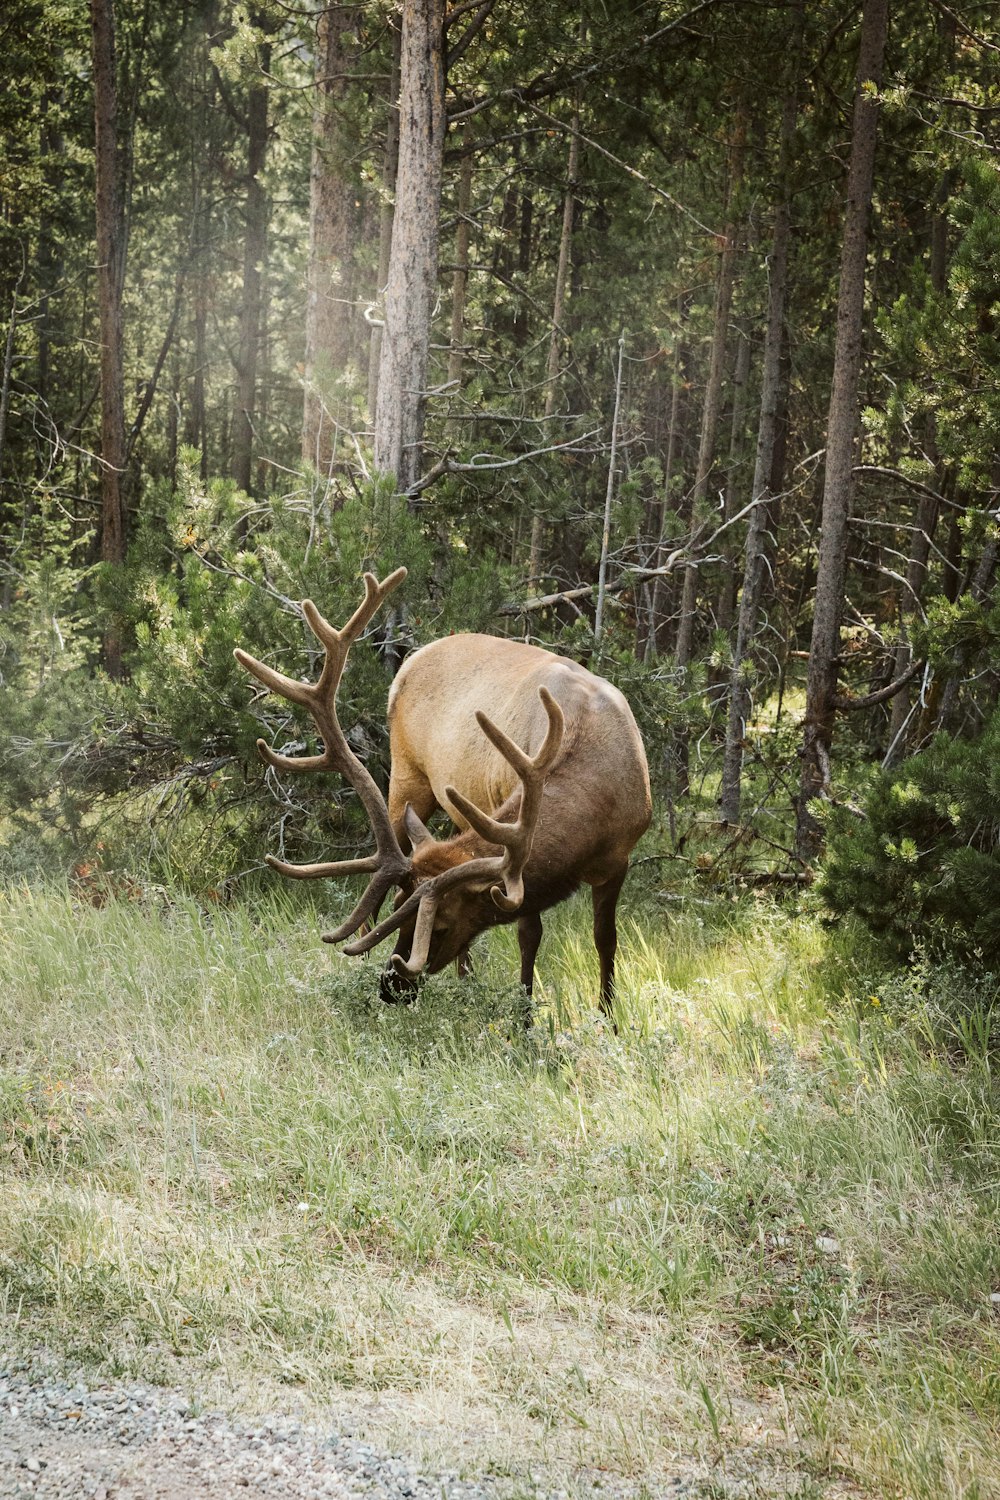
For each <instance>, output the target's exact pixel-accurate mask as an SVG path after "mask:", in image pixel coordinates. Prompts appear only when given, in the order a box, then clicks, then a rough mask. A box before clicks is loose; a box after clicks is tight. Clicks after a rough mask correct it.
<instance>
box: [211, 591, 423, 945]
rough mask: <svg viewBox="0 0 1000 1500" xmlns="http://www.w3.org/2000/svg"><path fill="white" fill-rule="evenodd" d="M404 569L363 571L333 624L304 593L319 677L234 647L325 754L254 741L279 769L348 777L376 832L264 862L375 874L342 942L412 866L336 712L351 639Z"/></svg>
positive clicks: (292, 868)
mask: <svg viewBox="0 0 1000 1500" xmlns="http://www.w3.org/2000/svg"><path fill="white" fill-rule="evenodd" d="M405 577H406V569H405V568H397V569H396V571H395V572H394V573H390V574H389V576H388V578H385V579H383V580H382V582H381V583H379V581H378V579H377V578H376V577H375V575H374V574H373V573H366V574H365V597H364V599H363V600H362V601H361V603H360V604H359V605H358V608H357V609H356V610H355V611H354V613H353V615H352V616H351V618H350V619H349V620H348V622H347V624H346V625H344V626H343V628H342V629H340V630H336V629H335V628H334V627H333V626H332V625H331V624H330V622H329V621H328V620H324V618H323V616H322V615H321V614H320V612H319V610H318V609H317V608H316V606H315V604H314V603H313V602H312V600H311V599H303V601H302V613H303V614H304V615H305V617H306V620H307V621H308V623H309V628H310V630H311V631H312V633H313V635H315V637H316V639H317V640H318V641H319V642H320V644H321V645H322V646H323V647H324V649H325V651H326V659H325V660H324V662H323V670H322V671H321V672H320V675H319V679H318V681H317V682H315V683H310V682H297V681H296V680H295V679H294V678H291V677H285V676H284V674H283V673H281V672H276V671H275V670H274V668H273V667H268V666H266V665H265V664H264V662H261V661H258V660H257V659H256V657H253V656H251V655H250V654H249V653H248V652H246V651H241V650H239V649H237V650H235V651H234V652H233V655H234V656H235V657H236V660H237V661H238V662H239V664H240V666H241V667H246V669H247V671H248V672H251V673H252V674H253V676H254V677H256V678H257V680H258V682H262V683H263V684H264V686H265V687H266V688H268V689H269V690H270V691H271V692H272V693H277V694H278V696H279V697H281V698H287V699H288V700H289V702H291V703H298V704H299V705H300V706H301V707H302V708H306V709H308V710H309V712H310V714H312V717H313V719H314V721H315V724H316V728H317V729H318V730H319V732H320V736H321V737H322V740H323V753H322V755H280V754H279V753H278V752H277V751H276V750H272V749H271V747H270V745H268V744H267V743H266V742H265V741H264V740H258V741H257V749H258V751H259V752H260V755H261V757H262V759H263V760H266V761H267V763H268V765H271V766H274V767H276V768H277V769H278V770H280V771H339V772H340V774H341V775H342V776H343V777H344V778H345V779H346V780H347V781H349V782H350V784H351V786H352V787H353V788H354V790H355V791H356V792H357V794H358V796H359V797H360V798H361V801H362V803H363V805H364V808H365V811H366V812H367V814H368V817H369V819H370V820H371V825H372V831H373V833H374V834H375V853H374V854H369V855H367V856H366V857H365V858H364V859H346V860H338V861H335V862H332V863H323V864H315V865H290V864H286V863H285V861H284V860H281V859H275V858H274V856H273V855H271V854H268V855H266V856H265V858H266V860H267V863H268V864H269V865H271V867H272V868H273V869H275V870H278V871H279V872H280V873H281V874H282V875H289V876H291V877H292V878H293V879H295V880H313V879H317V878H319V877H322V876H332V875H357V874H361V873H365V874H370V875H371V877H372V878H371V880H370V881H369V882H368V885H367V887H366V888H365V892H364V895H363V896H362V897H361V900H360V901H359V902H358V904H357V906H356V907H355V908H354V910H353V911H352V912H351V915H350V916H349V917H348V918H347V919H346V921H344V922H342V923H341V924H340V926H339V927H338V928H337V930H336V932H333V933H331V934H330V938H329V940H330V941H331V942H339V941H340V940H341V939H342V938H345V937H349V936H350V934H351V933H352V932H356V931H357V930H358V928H359V927H360V926H361V924H362V922H364V921H366V920H367V918H368V917H370V916H371V915H372V913H373V912H375V911H377V910H378V908H379V907H380V906H381V904H382V902H383V900H384V899H385V895H386V892H387V891H388V890H389V888H390V887H391V886H393V885H398V884H399V883H400V881H401V880H403V879H404V878H405V876H406V875H408V874H409V872H410V864H411V862H410V860H409V858H408V857H407V856H406V855H405V854H404V853H403V851H402V849H401V848H400V847H399V842H398V840H397V838H396V835H395V833H394V832H393V828H392V824H391V822H390V821H389V809H388V808H387V807H386V804H385V799H384V798H383V796H382V793H381V792H380V791H379V789H378V787H377V786H376V785H375V782H374V781H373V780H372V777H371V775H370V773H369V771H368V770H367V768H366V767H365V766H364V765H362V763H361V761H360V760H359V759H358V757H357V756H356V755H355V754H354V752H353V750H352V749H351V747H350V745H349V744H348V743H347V738H346V736H345V735H344V731H343V730H342V729H341V727H340V722H339V720H338V718H337V689H338V688H339V686H340V679H341V677H342V676H343V672H344V666H345V664H346V662H347V655H348V652H349V651H350V649H351V646H352V645H353V644H354V642H355V641H356V640H357V638H358V636H359V635H360V634H361V632H362V631H363V630H364V628H365V626H366V625H367V624H368V621H369V620H370V619H371V617H372V615H374V613H375V611H376V610H377V609H378V607H379V605H380V604H381V603H382V600H383V599H384V598H385V597H386V595H387V594H389V593H391V592H392V590H393V589H394V588H396V587H397V586H398V585H399V584H401V583H402V581H403V579H404V578H405Z"/></svg>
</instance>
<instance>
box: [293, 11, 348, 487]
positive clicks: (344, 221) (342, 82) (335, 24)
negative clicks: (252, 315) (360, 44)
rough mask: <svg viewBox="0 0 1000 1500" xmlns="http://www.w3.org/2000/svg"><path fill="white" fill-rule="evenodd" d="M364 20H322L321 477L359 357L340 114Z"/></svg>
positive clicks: (314, 418)
mask: <svg viewBox="0 0 1000 1500" xmlns="http://www.w3.org/2000/svg"><path fill="white" fill-rule="evenodd" d="M360 24H361V17H360V13H359V11H358V9H357V8H356V7H354V6H332V7H326V6H325V7H324V8H323V9H322V10H321V11H320V14H319V20H318V23H317V37H316V43H317V45H316V82H315V88H316V97H315V103H314V106H313V145H312V166H311V169H310V174H309V264H308V268H307V272H306V350H305V399H304V402H303V415H302V461H303V463H306V464H312V465H313V466H314V467H315V468H316V469H318V470H319V472H320V473H321V474H328V473H329V470H330V466H331V463H332V461H333V452H334V447H335V440H336V432H337V424H338V423H341V424H342V423H343V422H344V420H345V418H346V416H347V411H346V406H347V401H346V394H345V392H344V390H343V382H344V376H345V372H346V370H347V367H348V364H349V362H350V360H351V357H352V355H353V354H354V315H353V310H352V308H351V306H350V304H349V301H348V275H347V272H348V267H349V265H350V262H351V258H352V252H353V248H354V242H355V239H356V231H357V224H356V219H357V215H356V212H355V197H356V193H355V189H354V186H353V184H352V183H351V182H350V180H349V179H348V176H347V172H346V171H345V167H344V162H343V154H344V146H343V134H344V132H343V126H342V112H343V109H344V104H345V100H346V97H347V92H348V84H349V75H350V67H351V62H352V56H351V53H352V43H353V40H354V38H355V36H356V33H357V29H358V27H359V26H360Z"/></svg>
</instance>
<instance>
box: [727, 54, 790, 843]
mask: <svg viewBox="0 0 1000 1500" xmlns="http://www.w3.org/2000/svg"><path fill="white" fill-rule="evenodd" d="M797 82H798V79H797V78H796V79H795V80H794V82H793V84H792V87H791V88H790V90H789V92H788V94H787V96H786V98H785V105H784V109H783V111H782V116H781V144H780V147H779V163H778V176H779V183H780V192H779V200H778V204H777V206H776V208H775V213H774V231H773V236H772V241H771V256H770V267H769V286H770V293H769V298H768V310H767V332H766V334H765V336H764V357H763V370H762V372H761V387H760V421H759V424H758V427H757V452H756V456H755V460H754V472H753V484H752V486H751V491H750V498H751V500H752V501H753V502H754V504H755V509H754V510H752V511H751V512H750V520H749V522H748V525H747V537H746V550H745V556H744V564H743V588H742V592H741V594H740V605H739V613H738V615H737V621H736V641H735V644H734V647H733V664H732V668H731V670H730V676H729V712H728V715H727V719H726V741H725V748H724V751H723V760H722V778H721V786H720V795H719V806H720V814H721V817H722V819H723V821H724V822H727V823H739V821H740V803H741V800H742V784H741V783H742V773H743V743H744V738H745V735H746V721H747V718H748V717H749V714H750V681H751V674H752V671H753V662H752V658H751V652H752V649H753V642H754V640H755V638H756V635H757V629H758V625H759V621H760V606H761V599H762V597H763V593H764V582H765V579H766V577H767V572H768V566H767V563H768V559H767V542H768V533H769V530H770V525H771V505H770V498H771V495H772V494H773V486H774V483H775V478H774V468H775V454H776V450H777V446H778V435H779V426H780V423H779V415H780V411H781V405H782V395H783V390H782V388H783V378H782V349H783V346H784V337H785V306H786V303H787V300H788V262H789V251H790V248H791V239H792V230H791V186H790V182H789V174H790V171H791V165H792V157H793V151H794V145H795V120H796V115H797V113H798V94H797Z"/></svg>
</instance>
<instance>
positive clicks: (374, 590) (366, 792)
mask: <svg viewBox="0 0 1000 1500" xmlns="http://www.w3.org/2000/svg"><path fill="white" fill-rule="evenodd" d="M405 577H406V569H405V568H397V569H396V571H395V572H394V573H390V575H389V576H388V577H387V578H385V579H383V581H382V582H381V583H379V582H378V580H377V579H376V578H375V577H374V575H373V574H371V573H366V574H365V597H364V600H363V601H362V603H361V604H360V605H359V606H358V608H357V609H356V610H355V612H354V614H353V615H352V616H351V618H350V619H349V620H348V622H347V624H346V625H344V626H343V628H342V629H340V630H337V629H335V628H334V627H333V626H332V625H331V624H330V623H329V622H328V621H327V620H325V619H324V618H323V616H322V615H321V614H320V613H319V611H318V610H317V608H316V606H315V605H314V604H313V602H312V600H310V599H305V600H303V602H302V613H303V615H304V616H305V619H306V620H307V622H308V624H309V627H310V629H311V630H312V632H313V634H314V635H315V636H316V638H317V640H318V641H319V642H320V644H321V645H322V646H323V647H324V650H325V653H326V656H325V660H324V663H323V668H322V671H321V672H320V676H319V679H318V680H317V681H316V682H315V683H307V682H298V681H295V680H294V679H293V678H290V677H285V676H284V675H283V674H282V673H280V672H276V671H275V670H274V669H273V668H272V667H268V666H266V665H265V664H264V663H263V662H260V661H258V660H257V659H256V658H255V657H253V656H250V655H249V654H248V653H247V652H246V651H241V650H236V651H234V653H233V654H234V656H235V657H236V660H237V661H238V662H239V663H240V665H241V666H243V667H245V668H246V669H247V671H248V672H251V673H252V674H253V676H254V677H256V678H257V680H258V681H259V682H261V683H263V685H264V686H265V687H266V688H268V689H269V690H270V691H271V692H273V693H277V694H278V695H279V696H280V697H283V698H286V699H288V700H289V701H290V702H292V703H297V704H299V705H300V706H301V707H303V708H306V709H308V711H309V713H310V714H311V715H312V717H313V720H314V722H315V724H316V728H317V729H318V730H319V733H320V736H321V738H322V740H323V747H324V748H323V753H322V754H321V755H310V756H288V755H281V754H279V753H278V752H277V751H275V750H272V749H271V747H270V746H269V745H268V744H267V743H266V742H265V741H264V740H258V741H257V749H258V751H259V752H260V755H261V756H262V758H263V759H264V760H265V761H266V762H267V763H268V765H271V766H274V767H275V768H276V769H278V770H282V771H293V772H301V771H328V770H336V771H339V772H340V773H341V775H342V776H344V777H345V779H346V780H347V781H348V782H349V783H350V785H351V786H352V787H353V788H354V790H355V791H356V792H357V794H358V796H359V797H360V798H361V801H362V803H363V805H364V807H365V810H366V812H367V814H368V817H369V820H370V822H371V825H372V831H373V833H374V836H375V852H374V853H373V854H370V855H367V856H365V857H364V858H362V859H351V860H338V861H335V862H324V863H320V864H310V865H293V864H288V863H286V862H285V861H284V860H279V859H275V858H274V856H273V855H270V854H268V855H266V856H265V858H266V860H267V863H268V864H269V865H270V866H271V867H272V868H273V869H275V870H277V871H279V873H280V874H282V875H287V876H290V877H291V878H293V879H296V880H313V879H320V878H323V877H334V876H339V875H351V874H362V873H364V874H367V875H370V877H371V878H370V880H369V882H368V885H367V887H366V888H365V891H364V894H363V895H362V897H361V899H360V901H359V902H358V904H357V905H356V906H355V908H354V910H353V911H352V912H351V914H350V916H349V917H347V918H346V920H345V921H343V922H342V923H341V924H340V926H339V927H338V928H337V929H336V930H335V931H334V932H331V933H327V934H325V935H324V938H323V941H324V942H328V943H340V942H343V941H344V939H345V938H348V937H352V936H353V934H354V933H356V932H358V931H359V929H360V928H361V927H362V926H363V924H365V923H366V922H368V921H369V919H370V918H372V917H374V916H377V914H378V910H379V908H380V906H381V905H382V903H383V901H384V899H385V897H386V895H387V894H388V892H389V890H390V889H391V888H392V887H393V886H398V887H399V888H400V894H399V895H398V897H397V898H396V902H395V905H394V909H393V911H392V912H391V913H390V914H389V915H388V916H387V917H385V918H384V919H383V920H382V921H380V922H377V924H376V925H375V926H374V927H372V928H370V929H369V930H368V931H367V932H364V933H363V934H362V935H361V936H360V937H357V938H355V939H354V941H353V942H351V943H348V944H347V945H346V946H345V948H344V952H345V953H348V954H351V955H354V954H359V953H367V952H369V950H370V949H372V948H374V947H376V946H377V945H378V944H379V943H380V942H382V940H383V938H385V937H388V936H389V934H390V933H392V932H400V934H401V937H400V941H399V943H398V944H397V951H396V952H395V953H394V954H393V958H392V970H393V971H394V976H395V978H394V980H393V979H391V980H390V981H389V982H388V983H386V982H383V989H382V994H383V998H384V999H387V1000H393V999H402V998H406V997H407V993H408V992H409V991H411V990H412V987H413V983H414V981H415V979H416V976H417V975H419V974H420V973H422V972H423V971H424V970H427V971H428V972H430V973H435V972H436V971H437V970H439V969H441V968H443V967H444V966H445V965H446V964H447V963H449V962H450V961H451V960H452V959H453V958H457V957H459V956H460V955H461V954H462V953H464V951H465V949H466V948H467V947H468V945H469V943H470V942H471V941H472V939H473V938H474V937H475V936H476V935H477V933H480V932H482V931H483V930H484V929H485V928H486V927H488V926H491V925H493V924H494V923H496V922H501V921H504V920H509V918H510V916H511V914H512V913H514V912H516V911H518V909H519V908H520V906H521V904H522V902H523V901H524V878H523V877H524V868H525V865H526V864H527V861H528V856H529V854H530V853H531V844H532V839H533V836H534V832H535V827H536V824H537V822H538V815H539V812H540V810H541V803H542V790H543V787H544V785H545V780H546V778H547V776H548V774H549V771H550V770H551V768H552V766H553V764H554V762H555V760H556V758H557V756H558V754H559V749H560V746H561V744H562V739H563V731H564V720H563V713H562V709H561V708H560V707H559V705H558V703H557V702H556V701H555V699H554V698H553V697H552V695H551V693H550V692H549V691H548V689H547V688H545V687H541V688H539V690H538V691H539V697H540V698H541V700H542V703H543V705H544V707H545V711H546V714H547V716H548V730H547V732H546V735H545V740H544V742H543V744H542V746H541V748H540V749H539V751H538V752H537V754H536V755H534V756H529V755H528V754H527V753H526V751H524V750H522V749H521V747H520V746H519V745H516V744H515V743H514V741H513V740H511V739H510V737H509V736H508V735H506V734H505V733H504V732H503V730H502V729H500V728H499V727H498V726H497V725H496V724H494V723H493V721H492V720H491V719H489V718H487V716H486V714H484V713H482V712H477V714H476V719H477V721H478V723H479V727H480V728H481V729H482V731H483V733H484V734H485V735H486V737H487V739H489V740H490V741H491V742H492V744H493V745H494V746H495V747H496V749H497V750H498V751H499V753H500V754H501V755H502V756H503V757H504V758H505V759H506V760H507V761H508V763H509V764H510V765H511V766H512V767H513V769H514V770H515V772H516V773H517V776H518V778H519V780H520V783H521V786H520V791H519V792H516V793H515V794H514V795H513V797H512V798H510V799H508V802H507V803H506V804H505V805H504V807H503V808H502V809H500V810H499V811H500V813H501V817H499V818H498V817H494V816H491V815H490V814H489V813H487V812H484V811H483V810H482V808H480V807H477V806H476V804H475V803H474V802H471V801H470V800H469V799H468V798H467V797H466V796H464V795H463V794H462V793H461V792H460V791H458V789H457V788H455V787H452V786H449V787H447V788H446V793H445V794H446V796H447V798H448V801H449V802H450V804H451V805H452V806H453V807H454V808H456V809H457V810H458V812H459V813H460V814H461V816H462V817H463V818H464V819H465V821H466V823H467V824H468V828H467V829H466V830H465V831H464V832H463V833H460V834H457V835H455V836H454V837H452V838H450V839H441V840H439V839H435V838H434V836H433V835H432V834H431V833H430V832H429V831H428V829H427V828H426V827H425V826H424V824H423V823H422V822H421V821H420V819H419V818H418V817H417V815H416V813H415V812H414V811H413V810H412V808H410V807H409V806H407V807H406V809H405V812H404V814H403V820H402V822H403V827H402V829H398V828H394V827H393V825H392V821H391V819H390V817H389V810H388V807H387V806H386V803H385V799H384V798H383V796H382V793H381V792H380V791H379V789H378V787H377V786H376V784H375V782H374V780H373V779H372V777H371V775H370V774H369V772H368V770H367V769H366V767H365V766H364V765H363V764H362V763H361V761H360V760H359V759H358V758H357V756H356V755H355V754H354V752H353V751H352V750H351V748H350V745H349V744H348V742H347V738H346V736H345V735H344V732H343V730H342V729H341V726H340V722H339V720H338V717H337V706H336V698H337V689H338V687H339V685H340V679H341V677H342V675H343V671H344V667H345V664H346V662H347V656H348V653H349V651H350V648H351V646H352V644H353V643H354V641H355V640H357V638H358V636H359V635H360V634H361V632H362V631H363V630H364V628H365V626H366V625H367V624H368V622H369V620H370V619H371V618H372V616H373V615H374V614H375V612H376V610H377V609H378V608H379V605H380V604H381V603H382V600H383V599H384V598H385V597H386V595H387V594H388V593H390V592H391V591H392V590H393V589H394V588H396V587H397V586H398V585H399V584H400V583H401V582H402V581H403V579H404V578H405ZM400 833H403V834H405V838H406V840H407V841H408V842H409V844H410V849H411V852H410V853H405V852H404V851H403V848H402V847H401V844H400V839H399V835H400Z"/></svg>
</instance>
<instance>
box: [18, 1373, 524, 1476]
mask: <svg viewBox="0 0 1000 1500" xmlns="http://www.w3.org/2000/svg"><path fill="white" fill-rule="evenodd" d="M500 1494H501V1491H500V1490H499V1489H498V1488H497V1487H496V1486H495V1485H494V1484H493V1483H492V1482H491V1481H489V1480H483V1481H480V1482H476V1483H472V1482H469V1481H467V1480H464V1479H460V1478H459V1477H458V1476H457V1475H456V1474H453V1473H438V1474H427V1473H421V1472H419V1471H418V1470H417V1469H416V1468H415V1467H414V1465H413V1463H412V1461H410V1460H407V1459H406V1458H403V1457H400V1456H399V1455H395V1454H390V1453H382V1452H379V1451H378V1450H376V1449H374V1448H372V1447H369V1446H368V1445H367V1444H365V1443H362V1442H358V1441H357V1440H356V1439H354V1438H351V1437H348V1436H346V1435H344V1434H342V1433H338V1432H336V1431H331V1430H328V1429H325V1428H323V1427H321V1426H319V1425H317V1424H315V1423H301V1422H296V1421H293V1420H291V1419H289V1418H287V1417H281V1416H274V1417H272V1418H268V1419H266V1420H263V1421H257V1422H256V1423H255V1424H253V1425H249V1424H244V1423H241V1422H240V1421H239V1420H237V1419H234V1418H232V1417H230V1416H226V1415H225V1414H224V1413H222V1412H219V1411H200V1410H195V1409H193V1408H192V1407H191V1405H190V1404H189V1398H185V1397H184V1396H183V1395H182V1394H181V1393H180V1392H178V1391H172V1390H161V1389H154V1388H152V1387H150V1386H146V1385H136V1384H118V1385H94V1384H91V1383H88V1382H87V1381H85V1380H82V1379H81V1380H75V1381H74V1380H67V1379H61V1378H56V1377H53V1376H50V1375H47V1374H44V1373H39V1372H38V1371H37V1370H31V1369H27V1368H24V1367H21V1366H16V1365H15V1366H9V1365H8V1366H4V1365H2V1364H0V1496H2V1497H4V1500H15V1497H16V1500H28V1497H29V1496H30V1497H33V1500H140V1497H141V1500H208V1497H211V1500H221V1497H224V1496H226V1497H229V1496H231V1497H234V1500H239V1497H240V1496H243V1495H246V1496H247V1497H248V1500H250V1497H256V1496H260V1497H261V1500H355V1497H362V1496H363V1497H366V1500H432V1497H433V1500H497V1497H498V1496H499V1495H500Z"/></svg>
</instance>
